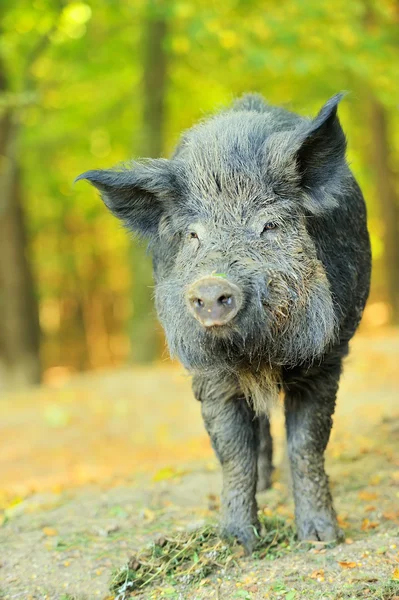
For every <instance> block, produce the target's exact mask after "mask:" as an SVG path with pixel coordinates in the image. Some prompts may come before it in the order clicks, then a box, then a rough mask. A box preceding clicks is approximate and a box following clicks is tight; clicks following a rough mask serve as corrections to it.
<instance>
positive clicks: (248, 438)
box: [193, 379, 259, 553]
mask: <svg viewBox="0 0 399 600" xmlns="http://www.w3.org/2000/svg"><path fill="white" fill-rule="evenodd" d="M193 387H194V393H195V395H196V397H197V398H198V399H199V400H200V401H201V407H202V416H203V419H204V423H205V427H206V429H207V431H208V433H209V436H210V438H211V442H212V446H213V449H214V450H215V452H216V455H217V457H218V459H219V461H220V464H221V466H222V475H223V491H222V502H221V504H222V517H221V531H222V536H223V537H235V538H237V539H238V540H239V542H241V543H242V544H243V546H244V547H245V549H246V551H247V552H248V553H250V552H251V551H252V549H253V547H254V544H255V542H256V539H257V538H256V533H255V531H256V530H257V529H258V528H259V523H258V519H257V505H256V499H255V491H256V479H257V455H258V452H257V450H258V448H257V447H258V427H257V424H256V421H255V420H254V413H253V411H252V409H251V408H250V407H249V406H248V403H247V402H246V401H245V399H244V398H242V397H229V396H226V395H223V393H222V388H221V389H220V391H219V392H217V391H215V389H216V388H215V387H214V386H211V385H207V383H206V382H204V381H202V382H200V381H199V380H198V379H196V380H194V385H193ZM207 388H209V392H208V391H207Z"/></svg>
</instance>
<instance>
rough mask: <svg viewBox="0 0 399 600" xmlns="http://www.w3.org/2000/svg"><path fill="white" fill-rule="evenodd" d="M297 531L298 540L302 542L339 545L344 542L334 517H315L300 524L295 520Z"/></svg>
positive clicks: (342, 534)
mask: <svg viewBox="0 0 399 600" xmlns="http://www.w3.org/2000/svg"><path fill="white" fill-rule="evenodd" d="M297 530H298V537H299V539H300V540H301V541H304V542H305V541H309V542H325V543H340V542H343V541H344V540H345V535H344V533H343V531H342V530H341V529H340V528H339V527H338V523H337V520H336V518H335V516H334V517H330V518H327V517H326V516H325V515H320V516H318V515H315V516H314V517H313V518H307V519H304V520H303V521H300V522H299V521H298V519H297Z"/></svg>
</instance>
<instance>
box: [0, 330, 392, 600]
mask: <svg viewBox="0 0 399 600" xmlns="http://www.w3.org/2000/svg"><path fill="white" fill-rule="evenodd" d="M398 356H399V332H398V331H396V332H395V331H385V332H383V333H380V334H378V335H375V334H374V335H373V336H371V335H366V334H362V335H358V337H357V338H356V339H355V340H354V342H353V345H352V354H351V356H350V357H349V358H348V359H347V363H346V369H345V374H344V378H343V381H342V385H341V388H340V393H339V399H338V407H337V413H336V417H335V425H334V431H333V435H332V439H331V442H330V445H329V449H328V457H327V466H328V471H329V473H330V477H331V484H332V488H333V494H334V498H335V504H336V508H337V512H338V514H339V520H340V523H341V527H342V528H343V529H344V531H345V534H346V538H347V539H346V543H344V544H341V545H339V546H336V547H335V548H325V547H324V546H323V545H321V544H319V545H315V546H313V547H312V548H310V549H309V547H306V546H304V545H301V544H297V543H294V544H293V546H292V548H290V549H288V551H286V552H285V553H284V555H283V556H282V557H280V558H274V559H273V560H272V559H268V560H258V559H253V558H251V559H249V558H241V559H239V565H238V566H237V567H235V568H231V569H229V570H226V571H223V570H220V572H215V573H214V574H213V575H211V576H209V577H208V578H206V579H205V580H202V581H201V582H200V583H197V584H195V585H191V586H189V585H184V584H179V585H174V584H171V583H169V582H165V583H164V584H162V585H159V586H157V587H152V588H148V589H147V590H146V591H144V592H143V593H141V595H137V596H136V597H137V598H142V599H154V600H155V599H158V598H174V599H175V600H186V599H187V600H194V599H195V600H205V599H208V598H209V599H211V598H214V599H215V600H231V599H235V598H244V599H246V600H258V599H261V598H262V599H263V598H271V599H285V600H298V599H299V598H301V599H302V598H303V599H305V600H312V599H318V600H322V599H335V600H339V599H347V600H350V599H353V598H372V599H374V598H375V599H379V600H393V599H396V600H399V367H398V365H399V362H398ZM0 413H1V415H0V474H1V479H0V598H1V599H2V600H11V599H14V598H17V599H23V600H28V599H35V600H36V599H43V600H44V599H49V600H61V599H62V600H83V599H86V600H88V599H90V600H91V599H95V598H100V599H101V600H104V599H105V598H107V599H111V598H113V596H112V595H111V594H110V592H109V583H110V579H111V575H112V572H113V571H114V570H116V569H119V568H120V567H121V566H122V565H123V564H124V563H125V562H126V561H127V559H128V557H129V556H130V555H131V554H132V553H133V552H136V551H137V550H139V549H141V548H143V547H145V546H146V545H147V544H148V543H149V542H150V541H151V540H153V539H154V538H155V537H157V536H159V535H161V534H162V535H166V534H171V533H172V532H174V531H178V530H186V529H187V528H189V529H191V530H192V529H193V528H195V527H196V526H198V525H201V524H203V523H204V522H208V521H211V522H216V520H217V505H218V497H219V493H220V485H221V479H220V472H219V468H218V465H217V463H216V461H215V459H214V457H213V454H212V451H211V448H210V445H209V441H208V439H207V437H206V434H205V432H204V429H203V426H202V423H201V418H200V410H199V406H198V404H197V403H196V402H195V400H194V399H193V398H192V395H191V391H190V381H189V379H188V378H187V376H186V375H185V374H184V373H183V371H182V370H181V369H180V368H178V367H176V366H174V365H171V366H167V364H163V365H160V366H158V367H156V368H154V367H153V368H151V369H130V370H124V371H119V372H109V373H96V374H88V375H86V376H81V377H75V378H74V379H72V380H70V381H66V382H61V381H59V380H58V381H57V380H55V381H54V382H53V384H52V385H48V386H43V387H41V388H38V389H33V390H30V391H28V392H20V393H18V394H14V395H10V396H8V397H7V398H4V399H2V401H1V402H0ZM272 416H273V431H274V435H275V441H276V463H277V467H278V468H277V470H276V473H275V482H274V484H273V488H272V489H271V490H270V491H268V492H266V493H264V494H262V495H261V496H260V498H259V504H260V506H261V508H262V510H264V512H265V514H270V515H272V514H278V515H281V516H282V517H284V518H286V519H287V520H288V521H291V520H292V512H293V505H292V499H291V494H290V489H289V477H288V469H287V466H286V463H285V452H284V430H283V420H282V414H281V408H279V407H276V409H275V410H274V413H273V415H272ZM272 558H273V557H272ZM120 600H123V599H122V598H120Z"/></svg>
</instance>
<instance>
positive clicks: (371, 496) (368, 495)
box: [358, 490, 378, 502]
mask: <svg viewBox="0 0 399 600" xmlns="http://www.w3.org/2000/svg"><path fill="white" fill-rule="evenodd" d="M358 496H359V498H360V500H365V501H366V502H369V501H370V500H376V499H377V498H378V494H377V493H376V492H367V491H366V490H363V491H362V492H359V494H358Z"/></svg>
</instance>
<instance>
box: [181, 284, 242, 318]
mask: <svg viewBox="0 0 399 600" xmlns="http://www.w3.org/2000/svg"><path fill="white" fill-rule="evenodd" d="M187 300H188V306H189V309H190V311H191V313H192V314H193V316H194V317H195V318H196V319H197V320H198V321H199V322H200V323H201V324H202V325H203V326H204V327H214V326H220V325H226V323H228V322H229V321H231V320H232V319H233V318H234V317H235V316H236V314H237V313H238V311H239V310H240V308H241V306H242V293H241V290H240V289H239V288H238V287H237V286H236V285H235V284H234V283H231V282H229V281H228V280H227V279H224V278H223V277H203V278H201V279H198V281H195V282H194V283H193V284H192V285H191V287H190V288H189V289H188V292H187Z"/></svg>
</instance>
